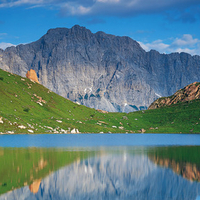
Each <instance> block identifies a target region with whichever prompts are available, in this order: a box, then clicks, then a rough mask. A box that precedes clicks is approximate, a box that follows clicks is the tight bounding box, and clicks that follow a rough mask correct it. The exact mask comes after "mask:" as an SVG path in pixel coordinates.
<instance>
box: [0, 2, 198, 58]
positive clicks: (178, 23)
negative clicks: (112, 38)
mask: <svg viewBox="0 0 200 200" xmlns="http://www.w3.org/2000/svg"><path fill="white" fill-rule="evenodd" d="M75 24H79V25H81V26H84V27H86V28H88V29H90V30H91V31H92V32H93V33H95V32H97V31H104V32H105V33H109V34H113V35H118V36H129V37H131V38H132V39H134V40H136V41H138V42H139V43H140V45H141V46H142V47H143V48H144V49H145V50H146V51H149V50H150V49H155V50H158V51H159V52H161V53H171V52H187V53H190V54H192V55H200V0H0V48H3V49H5V48H6V47H7V46H11V45H18V44H21V43H22V44H26V43H29V42H33V41H36V40H38V39H39V38H40V37H42V36H43V35H44V34H45V33H46V32H47V31H48V29H50V28H57V27H66V28H71V27H72V26H74V25H75Z"/></svg>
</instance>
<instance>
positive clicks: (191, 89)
mask: <svg viewBox="0 0 200 200" xmlns="http://www.w3.org/2000/svg"><path fill="white" fill-rule="evenodd" d="M195 99H200V83H198V82H194V83H192V84H190V85H188V86H186V87H184V88H183V89H180V90H178V91H177V92H176V93H175V94H173V95H172V96H170V97H164V98H159V99H157V100H156V101H154V102H153V103H152V104H151V105H150V106H149V108H148V109H155V108H160V107H164V106H169V105H172V104H176V103H179V102H185V101H191V100H195Z"/></svg>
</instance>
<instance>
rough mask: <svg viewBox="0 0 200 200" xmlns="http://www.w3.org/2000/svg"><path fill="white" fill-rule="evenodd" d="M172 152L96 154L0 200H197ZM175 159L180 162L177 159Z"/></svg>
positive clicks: (199, 188)
mask: <svg viewBox="0 0 200 200" xmlns="http://www.w3.org/2000/svg"><path fill="white" fill-rule="evenodd" d="M169 148H172V147H168V149H165V150H163V149H162V150H161V148H160V149H159V148H150V149H141V147H140V150H137V149H130V148H125V147H124V148H122V147H121V148H120V151H119V150H117V151H115V150H112V149H109V150H107V149H103V150H102V149H101V150H96V153H95V154H91V155H90V156H87V158H83V159H82V160H80V159H78V160H76V161H73V162H72V163H71V164H69V165H67V166H65V167H62V168H60V169H59V170H57V171H55V172H53V173H51V174H50V175H48V176H47V177H45V178H43V179H37V180H35V181H34V182H33V183H32V184H31V185H29V186H28V185H27V186H25V187H22V188H20V189H16V190H13V191H12V192H8V193H6V194H3V195H2V196H0V200H3V199H9V200H12V199H13V200H14V199H20V200H21V199H22V200H23V199H27V200H28V199H137V200H143V199H152V200H161V199H162V200H164V199H166V200H169V199H174V200H175V199H176V200H177V199H181V200H193V199H194V200H195V199H196V198H197V196H198V195H200V183H199V182H197V181H193V182H192V181H191V180H188V179H187V178H184V177H183V175H182V174H181V173H180V171H179V172H175V170H173V168H172V167H170V166H171V164H170V162H171V161H170V160H171V159H172V158H171V157H170V156H171V154H169V151H168V150H169ZM177 148H179V147H177ZM180 148H183V147H180ZM185 148H186V147H185ZM187 148H188V147H187ZM176 150H177V149H176ZM160 152H165V153H164V154H163V153H160ZM180 152H182V151H180ZM174 155H176V154H174ZM163 157H168V158H166V159H168V161H169V165H167V164H166V165H164V164H163V163H164V160H163V159H164V158H163ZM183 158H184V156H183V155H180V159H179V160H178V161H177V162H179V163H180V164H179V166H183V165H184V164H181V163H185V162H186V161H185V158H187V156H186V157H185V158H184V159H183ZM159 159H160V160H162V161H159ZM173 159H174V160H177V158H173ZM182 159H183V160H182ZM193 161H194V160H193ZM193 161H191V162H193ZM47 162H48V161H47ZM173 162H175V161H173ZM187 163H188V162H187ZM196 166H198V163H197V164H196ZM197 168H198V167H197Z"/></svg>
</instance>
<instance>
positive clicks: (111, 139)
mask: <svg viewBox="0 0 200 200" xmlns="http://www.w3.org/2000/svg"><path fill="white" fill-rule="evenodd" d="M166 145H200V134H198V135H197V134H196V135H195V134H183V135H181V134H40V135H36V134H33V135H31V134H28V135H27V134H26V135H25V134H23V135H0V147H70V146H78V147H88V146H93V147H96V146H166Z"/></svg>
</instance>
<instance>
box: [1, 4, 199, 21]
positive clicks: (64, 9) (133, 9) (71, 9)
mask: <svg viewBox="0 0 200 200" xmlns="http://www.w3.org/2000/svg"><path fill="white" fill-rule="evenodd" d="M24 5H26V6H29V7H32V8H34V7H38V6H56V7H59V8H60V10H61V13H62V14H63V15H72V16H74V15H76V16H77V15H78V16H80V15H93V16H97V15H109V16H113V15H115V16H133V15H137V14H141V13H145V14H146V13H155V12H162V11H166V10H169V9H175V10H180V11H181V13H182V11H183V13H182V14H180V15H179V16H176V17H175V18H173V17H172V15H169V16H168V18H171V20H179V19H180V18H181V19H182V20H185V21H193V20H195V18H194V17H193V16H192V15H190V14H189V13H187V12H185V11H184V10H185V9H187V8H188V7H189V6H192V5H196V6H198V7H199V6H200V1H199V0H176V1H175V0H162V1H161V0H84V1H83V0H0V8H1V7H14V6H24Z"/></svg>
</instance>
